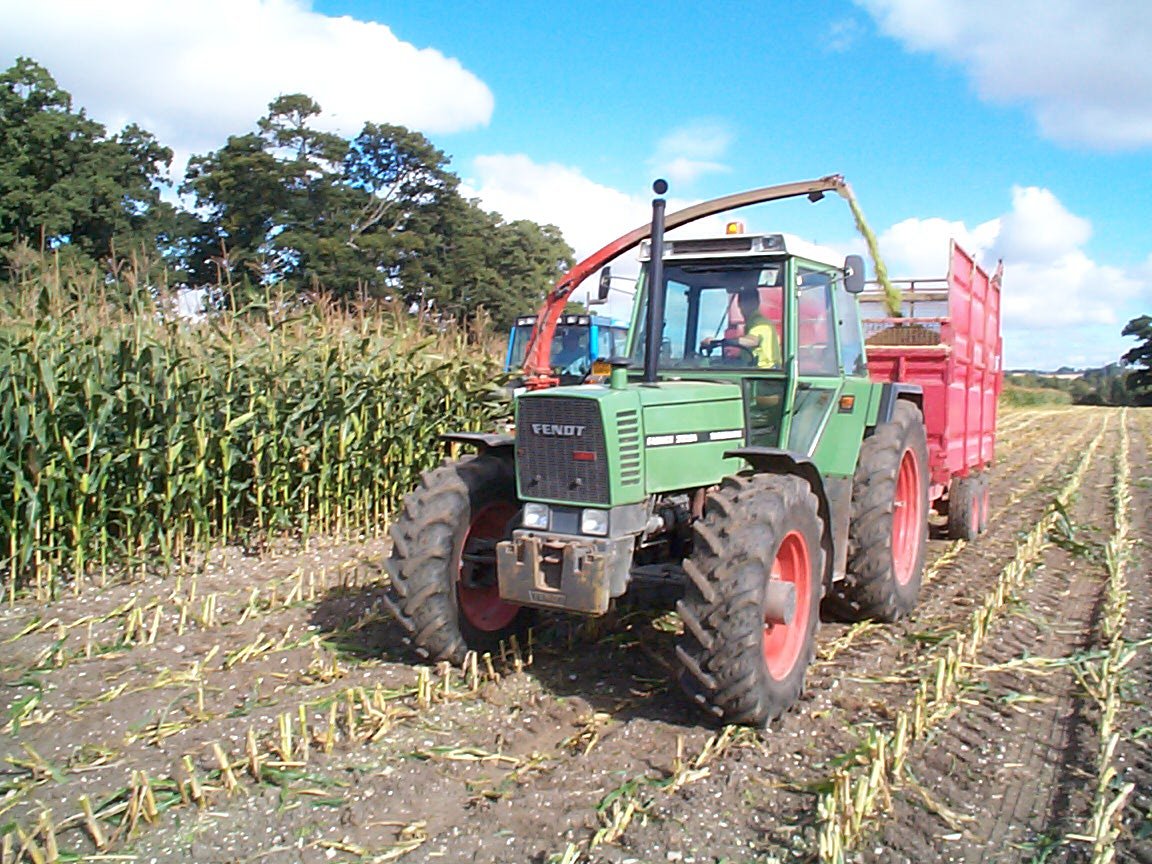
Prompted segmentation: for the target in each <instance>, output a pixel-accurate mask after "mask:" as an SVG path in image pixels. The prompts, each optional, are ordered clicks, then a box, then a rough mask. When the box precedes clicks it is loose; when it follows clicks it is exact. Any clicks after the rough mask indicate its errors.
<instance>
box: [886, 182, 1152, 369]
mask: <svg viewBox="0 0 1152 864" xmlns="http://www.w3.org/2000/svg"><path fill="white" fill-rule="evenodd" d="M1091 227H1092V226H1091V224H1090V223H1089V222H1088V220H1086V219H1084V218H1082V217H1079V216H1077V215H1075V214H1073V213H1071V212H1069V211H1068V210H1067V209H1066V208H1065V207H1064V205H1063V204H1061V203H1060V201H1059V200H1058V199H1057V198H1056V196H1055V195H1053V194H1052V193H1051V192H1050V191H1049V190H1047V189H1041V188H1036V187H1015V188H1013V190H1012V208H1011V209H1010V210H1009V211H1008V212H1007V213H1005V214H1004V215H1002V216H1000V217H998V218H996V219H992V220H990V221H988V222H984V223H982V224H980V225H977V226H975V227H974V228H971V229H969V228H968V227H967V226H965V225H964V223H962V222H949V221H946V220H943V219H938V218H928V219H906V220H904V221H902V222H899V223H897V224H896V225H893V226H892V227H891V228H889V229H888V230H886V231H884V232H883V233H882V234H881V235H880V238H879V239H880V249H881V253H882V254H883V255H884V258H885V263H886V264H887V265H888V269H889V272H890V273H891V274H892V275H893V276H911V277H924V278H928V277H933V276H943V275H944V270H945V269H946V266H947V256H948V240H949V239H950V238H955V239H956V241H957V242H958V243H959V244H960V245H961V246H962V247H964V248H965V249H966V250H968V251H969V252H971V253H973V254H974V255H976V256H977V257H978V258H980V259H981V260H982V262H983V263H984V264H985V266H987V267H989V268H991V267H995V265H996V261H997V259H1003V261H1004V290H1003V294H1002V302H1003V330H1004V345H1005V355H1006V363H1007V365H1008V366H1010V367H1021V366H1035V367H1043V368H1056V367H1058V366H1062V365H1101V364H1103V363H1110V362H1115V361H1116V360H1117V358H1118V357H1119V356H1120V354H1121V353H1123V350H1124V343H1123V340H1122V339H1121V338H1120V330H1121V328H1122V327H1123V325H1124V323H1125V322H1126V321H1127V320H1128V318H1129V317H1130V316H1131V315H1132V314H1134V313H1133V312H1132V311H1131V310H1133V309H1134V308H1135V307H1136V305H1137V304H1139V303H1140V302H1144V303H1147V302H1149V301H1152V255H1150V256H1149V258H1148V261H1147V262H1146V263H1145V264H1144V265H1141V266H1140V267H1136V268H1131V269H1124V268H1121V267H1115V266H1111V265H1108V264H1103V263H1100V262H1098V261H1095V260H1093V259H1092V258H1091V257H1090V256H1089V255H1088V254H1087V252H1085V251H1084V249H1083V246H1084V244H1085V243H1086V242H1087V240H1088V238H1089V236H1090V235H1091ZM1070 358H1075V359H1074V361H1073V360H1070Z"/></svg>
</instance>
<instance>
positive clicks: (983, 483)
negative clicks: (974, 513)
mask: <svg viewBox="0 0 1152 864" xmlns="http://www.w3.org/2000/svg"><path fill="white" fill-rule="evenodd" d="M978 476H979V477H980V494H979V495H978V496H977V499H976V500H977V501H978V502H979V508H980V525H979V531H980V533H981V534H983V533H984V532H985V531H987V530H988V519H989V518H990V515H989V514H990V513H991V506H992V505H991V498H992V493H991V489H992V478H991V477H989V476H988V472H987V471H981V472H980V474H979V475H978Z"/></svg>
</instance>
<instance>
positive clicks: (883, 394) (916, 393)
mask: <svg viewBox="0 0 1152 864" xmlns="http://www.w3.org/2000/svg"><path fill="white" fill-rule="evenodd" d="M901 399H907V400H908V401H909V402H911V403H912V404H913V405H915V406H916V407H917V408H919V409H920V410H921V411H923V410H924V388H923V387H921V386H920V385H919V384H903V383H899V382H895V381H885V382H884V384H883V386H881V388H880V403H879V410H878V412H877V414H876V420H875V422H874V423H872V424H871V427H873V428H874V427H875V426H879V425H880V424H881V423H887V422H888V421H889V420H891V419H892V412H893V411H895V410H896V403H897V402H898V401H899V400H901Z"/></svg>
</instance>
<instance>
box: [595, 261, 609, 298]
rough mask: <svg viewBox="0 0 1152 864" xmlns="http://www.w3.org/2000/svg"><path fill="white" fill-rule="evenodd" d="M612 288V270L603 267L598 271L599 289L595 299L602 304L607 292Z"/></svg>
mask: <svg viewBox="0 0 1152 864" xmlns="http://www.w3.org/2000/svg"><path fill="white" fill-rule="evenodd" d="M611 286H612V268H611V267H605V268H604V269H603V270H601V271H600V287H599V289H598V290H597V292H596V299H597V300H599V301H601V302H604V301H605V300H607V299H608V291H609V289H610V288H611Z"/></svg>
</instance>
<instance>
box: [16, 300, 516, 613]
mask: <svg viewBox="0 0 1152 864" xmlns="http://www.w3.org/2000/svg"><path fill="white" fill-rule="evenodd" d="M0 307H2V308H0V322H2V323H0V376H2V377H0V572H2V574H3V575H2V576H0V579H3V582H2V583H0V584H2V585H3V586H4V589H5V591H6V593H7V595H8V596H9V598H10V599H11V598H15V596H16V594H17V592H18V591H20V590H22V589H24V588H29V587H30V588H34V589H35V590H36V591H37V592H38V595H39V596H41V597H49V596H53V595H54V594H56V593H58V590H59V586H60V584H62V583H66V582H68V581H72V580H75V581H76V582H77V583H78V581H79V580H80V578H82V577H83V576H84V575H85V574H92V573H94V572H99V573H101V574H103V573H105V572H107V571H108V570H109V569H110V568H117V567H122V566H124V565H128V566H144V565H146V564H160V565H164V566H169V567H170V566H173V565H175V564H179V563H181V562H184V561H187V560H189V557H190V556H191V555H192V554H194V553H196V552H198V551H203V550H204V549H206V548H208V547H210V546H211V545H213V544H217V543H220V542H236V541H241V542H245V541H247V542H254V543H259V542H261V540H262V539H264V538H266V537H268V536H269V535H273V534H279V535H283V534H289V535H294V536H298V537H302V538H305V539H306V538H307V536H308V535H309V533H312V532H326V533H338V534H342V535H349V534H355V535H363V534H371V533H376V532H379V531H380V530H381V529H382V528H383V524H384V522H385V521H386V520H387V518H388V514H389V513H390V512H391V511H392V509H393V508H394V507H396V506H397V503H398V501H399V499H400V497H401V495H402V494H403V492H404V491H406V490H407V489H409V488H411V487H412V486H413V485H414V484H415V482H416V479H417V477H418V476H419V474H420V472H421V471H423V470H426V469H427V468H430V467H432V466H433V465H434V464H435V463H436V462H437V461H439V458H440V447H439V445H438V443H437V438H438V436H439V434H440V433H441V432H444V431H447V429H448V426H449V424H451V425H452V427H453V428H460V427H461V426H465V427H468V428H473V429H476V428H482V427H484V426H486V425H489V424H491V423H492V422H493V421H494V420H495V419H496V418H497V417H498V416H499V415H500V413H501V412H502V411H503V410H504V408H505V407H506V406H504V405H502V404H501V402H500V400H499V398H498V395H497V394H498V391H496V390H495V389H494V388H493V387H492V383H493V382H494V381H495V380H496V379H497V376H498V366H497V363H496V362H495V360H494V359H492V358H490V357H489V356H488V354H487V353H486V352H485V351H484V350H483V349H482V348H481V347H478V346H477V337H478V336H479V335H481V334H480V333H479V332H478V331H476V332H464V331H462V330H459V329H455V328H449V329H447V330H438V331H430V330H429V329H428V328H426V327H421V326H420V325H419V323H418V322H416V321H414V320H413V319H412V318H410V317H409V316H408V315H406V314H404V313H402V312H389V311H385V312H382V313H377V314H371V313H369V312H367V311H360V312H357V313H344V312H339V311H336V310H334V309H332V308H329V307H327V306H325V305H323V304H319V305H313V306H310V307H306V308H300V307H298V306H293V307H289V306H287V305H284V304H281V305H280V306H279V307H276V306H275V304H272V306H271V307H264V308H263V309H262V310H255V309H251V310H244V311H241V312H239V313H236V314H220V315H214V316H212V317H210V318H208V319H205V320H203V321H200V322H194V323H189V322H179V321H171V320H165V319H163V318H162V317H160V316H158V315H157V314H156V311H155V308H156V307H155V304H154V303H153V302H152V300H151V298H150V297H149V296H147V295H143V296H141V297H140V298H139V299H138V300H137V301H136V302H135V303H134V304H133V305H132V307H131V308H128V309H124V308H113V307H111V306H110V305H109V304H107V303H105V302H103V301H102V300H101V299H100V298H99V297H98V296H97V297H96V298H94V299H84V298H81V299H76V298H75V297H74V296H71V295H70V294H69V292H68V291H65V290H59V289H58V288H57V287H56V286H53V285H51V284H34V285H30V286H29V285H26V286H23V289H22V290H20V291H16V292H15V293H14V294H12V295H10V296H7V297H5V298H4V299H3V300H0ZM268 308H278V309H279V310H280V311H278V312H276V313H274V314H273V313H269V312H268Z"/></svg>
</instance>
